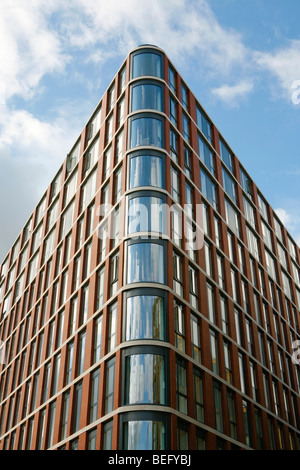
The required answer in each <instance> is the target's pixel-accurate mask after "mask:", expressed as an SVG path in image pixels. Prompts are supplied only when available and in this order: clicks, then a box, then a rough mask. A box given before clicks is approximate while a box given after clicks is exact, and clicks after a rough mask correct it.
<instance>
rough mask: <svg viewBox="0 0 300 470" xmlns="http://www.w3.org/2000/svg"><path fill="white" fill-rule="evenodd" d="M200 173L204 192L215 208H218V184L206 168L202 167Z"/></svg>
mask: <svg viewBox="0 0 300 470" xmlns="http://www.w3.org/2000/svg"><path fill="white" fill-rule="evenodd" d="M200 174H201V190H202V194H203V196H204V197H205V198H206V199H207V200H208V202H209V203H210V204H211V205H212V206H213V208H214V209H216V210H217V209H218V207H217V186H216V184H215V183H214V182H213V180H212V179H211V178H210V177H209V176H208V174H207V173H206V172H205V171H204V170H202V169H201V171H200Z"/></svg>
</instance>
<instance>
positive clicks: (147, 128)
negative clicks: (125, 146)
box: [130, 117, 163, 148]
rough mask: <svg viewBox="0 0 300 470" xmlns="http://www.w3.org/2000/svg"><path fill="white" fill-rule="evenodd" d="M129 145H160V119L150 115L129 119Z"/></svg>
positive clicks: (132, 146) (161, 143)
mask: <svg viewBox="0 0 300 470" xmlns="http://www.w3.org/2000/svg"><path fill="white" fill-rule="evenodd" d="M130 131H131V134H130V147H131V148H134V147H138V146H140V145H146V146H147V145H154V146H156V147H162V146H163V142H162V121H161V120H160V119H155V118H152V117H141V118H137V119H134V120H133V121H131V126H130Z"/></svg>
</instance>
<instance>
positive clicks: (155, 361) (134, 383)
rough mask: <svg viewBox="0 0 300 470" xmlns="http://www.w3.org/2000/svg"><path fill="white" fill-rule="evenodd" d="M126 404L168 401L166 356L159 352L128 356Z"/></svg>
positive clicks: (162, 403)
mask: <svg viewBox="0 0 300 470" xmlns="http://www.w3.org/2000/svg"><path fill="white" fill-rule="evenodd" d="M125 402H126V404H129V405H133V404H137V403H153V404H161V405H164V404H165V403H166V377H165V358H164V356H162V355H159V354H132V355H130V356H127V357H126V396H125Z"/></svg>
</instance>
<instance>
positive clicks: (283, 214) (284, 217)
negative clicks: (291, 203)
mask: <svg viewBox="0 0 300 470" xmlns="http://www.w3.org/2000/svg"><path fill="white" fill-rule="evenodd" d="M275 212H276V214H277V215H278V217H279V218H280V220H281V222H282V223H283V224H284V225H288V224H289V223H290V222H291V219H292V218H291V214H289V213H288V212H287V211H286V210H285V209H282V208H280V207H279V208H278V209H276V210H275Z"/></svg>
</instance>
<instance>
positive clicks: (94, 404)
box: [90, 368, 100, 423]
mask: <svg viewBox="0 0 300 470" xmlns="http://www.w3.org/2000/svg"><path fill="white" fill-rule="evenodd" d="M99 384H100V368H98V369H96V370H95V371H94V372H93V373H92V379H91V398H90V423H92V422H93V421H96V419H97V416H98V397H99Z"/></svg>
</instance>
